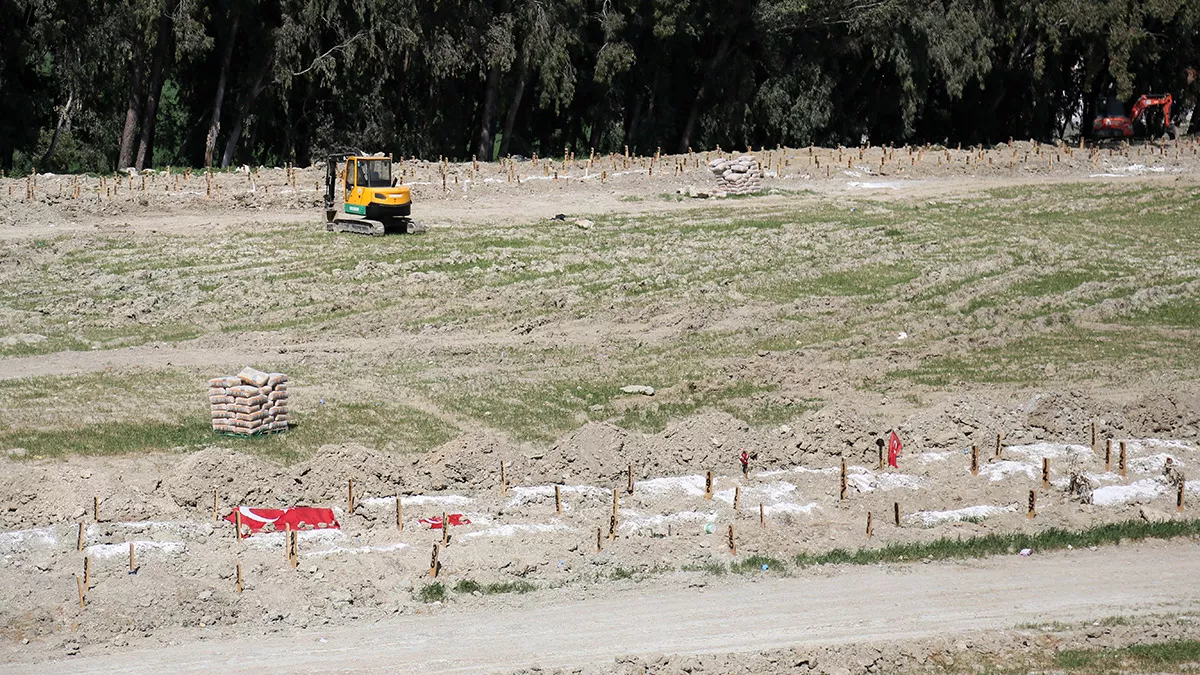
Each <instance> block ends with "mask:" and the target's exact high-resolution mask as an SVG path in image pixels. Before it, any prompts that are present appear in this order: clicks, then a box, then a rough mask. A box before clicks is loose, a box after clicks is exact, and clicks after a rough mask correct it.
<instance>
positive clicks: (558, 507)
mask: <svg viewBox="0 0 1200 675" xmlns="http://www.w3.org/2000/svg"><path fill="white" fill-rule="evenodd" d="M554 512H555V513H562V494H561V493H560V492H559V490H558V486H557V485H555V486H554Z"/></svg>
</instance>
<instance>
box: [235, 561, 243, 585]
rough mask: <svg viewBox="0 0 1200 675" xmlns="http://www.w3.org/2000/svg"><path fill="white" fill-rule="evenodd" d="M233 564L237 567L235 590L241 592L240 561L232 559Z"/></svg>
mask: <svg viewBox="0 0 1200 675" xmlns="http://www.w3.org/2000/svg"><path fill="white" fill-rule="evenodd" d="M234 565H235V566H236V568H237V592H238V593H241V592H242V561H240V560H236V561H234Z"/></svg>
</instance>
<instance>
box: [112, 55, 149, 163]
mask: <svg viewBox="0 0 1200 675" xmlns="http://www.w3.org/2000/svg"><path fill="white" fill-rule="evenodd" d="M145 58H146V43H145V41H144V40H143V39H142V37H141V33H140V31H139V33H138V38H137V40H136V41H135V42H134V43H133V57H132V59H131V60H130V64H129V100H128V102H127V103H126V107H125V127H124V128H123V129H122V130H121V144H120V148H119V150H118V152H117V168H118V169H125V168H128V167H131V166H133V150H134V141H135V140H137V131H138V118H139V117H141V115H142V91H143V90H142V86H143V85H144V84H145V83H144V82H143V81H142V74H143V70H144V69H145Z"/></svg>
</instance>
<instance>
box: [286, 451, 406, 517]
mask: <svg viewBox="0 0 1200 675" xmlns="http://www.w3.org/2000/svg"><path fill="white" fill-rule="evenodd" d="M412 465H413V460H412V458H410V457H405V456H403V455H397V454H394V453H391V452H388V451H386V450H375V449H372V448H368V447H365V446H362V445H358V444H354V443H349V444H343V445H323V446H321V448H320V449H319V450H318V451H317V453H316V454H315V455H313V456H312V457H311V458H309V459H307V460H305V461H303V462H301V463H300V464H297V465H296V466H294V467H291V468H290V469H289V471H288V474H289V476H290V477H291V485H289V486H287V488H285V494H284V495H283V496H285V497H287V498H288V499H289V501H292V502H309V503H314V504H318V503H329V502H337V501H344V500H345V499H346V497H347V479H349V478H353V479H354V492H355V494H356V495H358V496H360V497H367V496H390V495H394V494H397V493H398V492H401V491H403V488H404V486H405V478H404V477H405V476H406V475H408V474H410V473H411V471H412Z"/></svg>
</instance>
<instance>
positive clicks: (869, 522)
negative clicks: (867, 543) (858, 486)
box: [867, 511, 874, 539]
mask: <svg viewBox="0 0 1200 675" xmlns="http://www.w3.org/2000/svg"><path fill="white" fill-rule="evenodd" d="M872 519H873V517H872V515H871V512H870V511H867V539H870V538H871V534H872V527H873V525H874V523H873V522H872Z"/></svg>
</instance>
